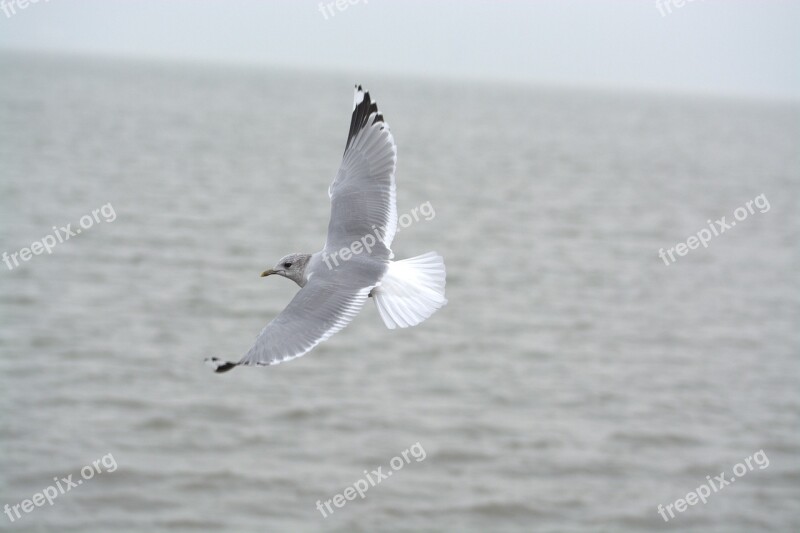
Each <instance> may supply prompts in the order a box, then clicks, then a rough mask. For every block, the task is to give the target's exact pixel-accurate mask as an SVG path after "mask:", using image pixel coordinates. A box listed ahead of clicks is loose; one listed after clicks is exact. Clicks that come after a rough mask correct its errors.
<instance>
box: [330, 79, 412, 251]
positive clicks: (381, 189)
mask: <svg viewBox="0 0 800 533" xmlns="http://www.w3.org/2000/svg"><path fill="white" fill-rule="evenodd" d="M396 164H397V147H396V145H395V143H394V137H392V133H391V131H390V130H389V126H388V124H386V122H384V120H383V115H381V114H380V112H379V111H378V106H377V104H376V103H375V102H373V101H372V100H371V99H370V96H369V93H368V92H364V91H363V90H362V89H361V87H360V86H359V87H356V93H355V105H354V108H353V115H352V118H351V122H350V133H349V135H348V138H347V144H346V146H345V151H344V155H343V156H342V163H341V165H340V167H339V171H338V173H337V174H336V177H335V178H334V180H333V183H332V184H331V186H330V188H329V189H328V193H329V194H330V197H331V219H330V222H329V224H328V238H327V241H326V243H325V249H326V250H327V251H328V252H329V253H333V252H335V251H338V250H340V249H341V248H344V247H349V246H350V245H352V244H353V243H354V242H356V241H359V240H361V239H363V238H364V237H365V236H366V235H369V234H372V235H376V234H377V235H378V237H379V238H381V240H382V243H381V242H379V243H378V244H377V246H375V247H374V248H373V249H372V252H371V254H370V255H371V256H372V257H376V258H379V259H390V258H391V257H392V251H391V249H390V247H391V244H392V240H393V239H394V235H395V233H396V231H397V199H396V185H395V167H396Z"/></svg>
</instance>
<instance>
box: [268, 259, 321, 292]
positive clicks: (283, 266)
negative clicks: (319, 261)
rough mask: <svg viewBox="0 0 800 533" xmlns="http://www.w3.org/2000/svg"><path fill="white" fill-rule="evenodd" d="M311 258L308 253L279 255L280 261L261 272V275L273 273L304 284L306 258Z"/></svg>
mask: <svg viewBox="0 0 800 533" xmlns="http://www.w3.org/2000/svg"><path fill="white" fill-rule="evenodd" d="M309 259H311V256H310V255H309V254H289V255H286V256H284V257H281V259H280V261H278V263H277V264H276V265H275V266H274V267H272V268H269V269H267V270H265V271H264V272H262V273H261V277H262V278H265V277H267V276H271V275H273V274H277V275H278V276H283V277H284V278H287V279H290V280H292V281H294V282H295V283H297V284H298V285H300V286H301V287H302V286H303V285H305V284H306V279H305V272H306V266H308V260H309Z"/></svg>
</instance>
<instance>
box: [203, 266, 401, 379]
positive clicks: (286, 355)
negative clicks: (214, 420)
mask: <svg viewBox="0 0 800 533" xmlns="http://www.w3.org/2000/svg"><path fill="white" fill-rule="evenodd" d="M386 268H387V267H386V265H384V264H382V263H380V262H377V261H375V260H373V259H369V258H366V257H364V258H354V260H351V261H347V262H346V263H344V264H342V266H340V267H338V268H334V269H329V268H327V267H326V266H324V265H320V266H319V267H318V268H317V269H316V270H315V272H314V274H313V276H311V279H309V280H308V283H306V285H305V286H304V287H303V288H302V289H300V290H299V291H298V292H297V294H296V295H295V297H294V298H292V301H291V302H289V305H287V306H286V309H284V310H283V311H282V312H281V313H280V314H279V315H278V316H277V317H275V319H274V320H272V321H271V322H270V323H269V324H267V325H266V327H264V329H263V330H261V333H259V334H258V337H257V338H256V342H255V344H254V345H253V347H252V348H250V350H248V352H247V354H246V355H245V356H244V357H243V358H242V359H241V360H240V361H239V362H238V363H234V362H225V361H221V360H220V359H217V358H216V357H212V358H211V359H208V360H207V361H208V362H210V363H211V364H212V365H213V366H214V368H215V370H216V371H217V372H227V371H228V370H230V369H232V368H234V367H235V366H238V365H261V366H264V365H276V364H278V363H282V362H284V361H288V360H289V359H294V358H295V357H300V356H301V355H305V354H306V353H308V352H309V351H311V349H312V348H314V347H315V346H316V345H317V344H319V343H320V342H322V341H324V340H325V339H327V338H328V337H330V336H331V335H333V334H334V333H336V332H337V331H339V330H340V329H342V328H344V327H345V326H347V324H349V323H350V321H351V320H353V318H355V316H356V315H357V314H358V313H359V311H361V308H362V307H363V306H364V302H366V301H367V298H368V296H369V292H370V290H371V289H372V288H373V287H374V286H375V285H376V284H377V283H378V281H379V280H380V279H381V277H382V276H383V274H384V272H385V271H386Z"/></svg>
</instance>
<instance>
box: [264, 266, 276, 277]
mask: <svg viewBox="0 0 800 533" xmlns="http://www.w3.org/2000/svg"><path fill="white" fill-rule="evenodd" d="M274 273H275V271H274V270H272V269H271V268H270V269H269V270H265V271H264V272H262V273H261V277H262V278H266V277H267V276H271V275H272V274H274Z"/></svg>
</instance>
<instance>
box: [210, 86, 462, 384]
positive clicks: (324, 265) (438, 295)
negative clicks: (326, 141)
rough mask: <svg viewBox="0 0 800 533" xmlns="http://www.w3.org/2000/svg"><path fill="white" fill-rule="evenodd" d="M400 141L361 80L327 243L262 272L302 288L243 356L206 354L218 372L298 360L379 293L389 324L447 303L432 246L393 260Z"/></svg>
mask: <svg viewBox="0 0 800 533" xmlns="http://www.w3.org/2000/svg"><path fill="white" fill-rule="evenodd" d="M396 165H397V146H396V145H395V142H394V137H393V136H392V133H391V131H390V130H389V125H388V124H387V123H386V121H385V120H384V118H383V115H382V114H381V113H380V111H378V104H377V103H376V102H375V101H373V100H372V99H371V98H370V95H369V92H367V91H364V90H363V89H362V88H361V86H360V85H357V86H356V88H355V94H354V97H353V114H352V116H351V119H350V131H349V133H348V135H347V143H346V144H345V149H344V155H343V156H342V162H341V164H340V165H339V171H338V172H337V173H336V177H335V178H334V179H333V183H331V185H330V187H329V188H328V196H330V200H331V218H330V222H329V223H328V235H327V238H326V241H325V246H324V247H323V248H322V250H320V251H319V252H316V253H314V254H303V253H293V254H289V255H287V256H284V257H282V258H281V259H280V261H278V263H277V264H276V265H275V266H273V267H272V268H270V269H268V270H265V271H264V272H263V273H262V274H261V277H267V276H272V275H277V276H283V277H284V278H287V279H290V280H292V281H294V282H295V283H297V284H298V285H299V286H300V290H299V291H297V294H296V295H295V296H294V298H292V300H291V301H290V302H289V305H287V306H286V308H285V309H284V310H283V311H281V313H280V314H279V315H278V316H277V317H275V318H274V319H273V320H272V321H271V322H269V323H268V324H267V325H266V326H265V327H264V329H263V330H261V333H259V334H258V337H256V341H255V344H254V345H253V347H252V348H250V349H249V350H248V351H247V353H246V354H245V355H244V357H242V358H241V359H240V360H239V361H238V362H232V361H224V360H222V359H220V358H218V357H211V358H208V359H206V362H207V363H208V364H209V365H210V366H211V367H212V368H213V369H214V371H215V372H227V371H229V370H231V369H233V368H235V367H237V366H240V365H242V366H269V365H276V364H278V363H283V362H285V361H289V360H290V359H295V358H297V357H300V356H302V355H305V354H307V353H308V352H310V351H311V350H312V349H313V348H314V347H315V346H316V345H318V344H319V343H321V342H322V341H324V340H326V339H328V338H329V337H330V336H332V335H333V334H334V333H336V332H338V331H339V330H341V329H342V328H344V327H345V326H347V325H348V324H349V323H350V322H351V321H352V320H353V319H354V318H355V317H356V315H357V314H358V313H359V312H360V311H361V309H362V308H363V307H364V304H365V303H366V302H367V299H368V298H370V297H372V299H373V300H374V301H375V305H376V306H377V308H378V313H379V315H380V317H381V319H382V320H383V323H384V324H385V325H386V327H387V328H389V329H395V328H398V327H400V328H406V327H410V326H416V325H417V324H419V323H420V322H422V321H424V320H426V319H427V318H429V317H430V316H431V315H433V313H434V312H436V311H437V310H438V309H440V308H441V307H443V306H444V305H445V304H446V303H447V299H446V298H445V294H444V289H445V281H446V272H445V266H444V260H443V259H442V257H441V256H440V255H439V254H437V253H436V252H428V253H426V254H422V255H419V256H416V257H412V258H410V259H404V260H402V261H392V259H393V258H394V254H393V253H392V250H391V245H392V240H393V239H394V235H395V233H396V232H397V199H396V185H395V167H396Z"/></svg>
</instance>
